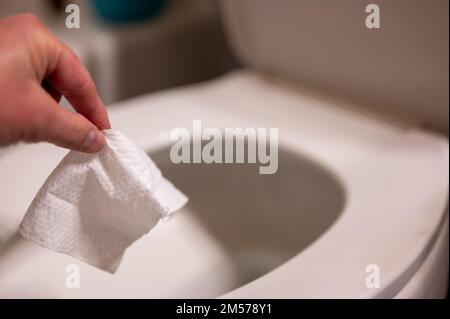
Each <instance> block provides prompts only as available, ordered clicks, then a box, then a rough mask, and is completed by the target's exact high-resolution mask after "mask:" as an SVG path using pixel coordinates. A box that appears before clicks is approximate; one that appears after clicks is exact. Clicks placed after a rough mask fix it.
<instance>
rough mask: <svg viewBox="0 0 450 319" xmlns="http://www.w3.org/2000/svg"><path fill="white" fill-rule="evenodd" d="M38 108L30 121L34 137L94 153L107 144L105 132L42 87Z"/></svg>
mask: <svg viewBox="0 0 450 319" xmlns="http://www.w3.org/2000/svg"><path fill="white" fill-rule="evenodd" d="M33 104H35V105H34V108H33V109H34V112H35V114H32V115H31V117H32V118H34V119H35V120H34V121H33V120H31V121H29V124H30V126H29V134H27V135H28V136H31V137H32V138H30V140H34V141H46V142H50V143H53V144H56V145H59V146H62V147H65V148H69V149H72V150H76V151H81V152H87V153H94V152H97V151H99V150H100V149H101V148H102V147H103V146H104V144H105V137H104V135H103V133H102V132H101V131H100V130H99V129H98V127H96V126H95V125H94V124H92V123H91V122H90V121H89V120H87V119H86V118H85V117H84V116H83V115H81V114H79V113H75V112H71V111H69V110H67V109H65V108H63V107H61V106H60V105H59V104H57V103H56V101H55V100H54V99H53V98H52V97H51V96H50V95H48V94H47V93H46V92H45V91H43V90H42V89H40V90H38V92H37V94H36V95H35V100H34V103H33Z"/></svg>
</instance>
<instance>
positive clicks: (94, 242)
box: [20, 130, 188, 273]
mask: <svg viewBox="0 0 450 319" xmlns="http://www.w3.org/2000/svg"><path fill="white" fill-rule="evenodd" d="M104 134H105V137H106V145H105V147H104V148H103V149H102V150H101V151H100V152H98V153H96V154H86V153H81V152H76V151H70V152H69V154H67V155H66V157H64V159H63V160H62V161H61V163H59V165H58V166H57V167H56V168H55V170H54V171H53V172H52V173H51V174H50V176H49V177H48V178H47V180H46V181H45V183H44V185H43V186H42V188H41V189H40V190H39V192H38V194H37V195H36V197H35V198H34V200H33V202H32V203H31V205H30V207H29V208H28V211H27V213H26V215H25V217H24V218H23V220H22V222H21V224H20V233H21V234H22V236H24V237H25V238H28V239H30V240H32V241H34V242H36V243H37V244H39V245H40V246H43V247H46V248H49V249H52V250H55V251H57V252H61V253H64V254H67V255H70V256H72V257H75V258H77V259H79V260H82V261H84V262H86V263H88V264H91V265H93V266H95V267H98V268H101V269H103V270H106V271H109V272H111V273H114V272H115V271H116V270H117V268H118V266H119V264H120V261H121V259H122V256H123V253H124V252H125V249H126V248H127V247H128V246H129V245H131V244H132V243H133V242H134V241H135V240H137V239H139V238H140V237H141V236H143V235H145V234H146V233H148V232H149V231H150V230H151V229H152V228H153V227H154V226H155V225H156V224H157V223H158V221H159V220H160V219H161V218H163V217H165V216H167V215H169V214H170V213H172V212H174V211H176V210H178V209H180V208H181V207H182V206H184V205H185V204H186V202H187V200H188V199H187V197H186V196H185V195H184V194H183V193H181V192H180V191H179V190H178V189H177V188H175V186H173V185H172V184H171V183H170V182H169V181H168V180H166V179H165V178H164V177H163V176H162V175H161V172H160V170H159V169H158V168H157V167H156V165H155V164H154V163H153V161H152V160H151V159H150V157H149V156H148V155H147V154H146V153H145V152H144V151H143V150H142V149H141V148H140V147H138V146H137V145H136V144H135V143H134V142H133V141H132V140H130V139H129V138H128V137H126V136H125V135H124V134H123V133H121V132H119V131H115V130H105V131H104Z"/></svg>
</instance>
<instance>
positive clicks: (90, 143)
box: [81, 130, 104, 152]
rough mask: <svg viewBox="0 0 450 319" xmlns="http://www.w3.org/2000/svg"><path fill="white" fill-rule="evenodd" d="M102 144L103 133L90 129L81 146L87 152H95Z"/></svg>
mask: <svg viewBox="0 0 450 319" xmlns="http://www.w3.org/2000/svg"><path fill="white" fill-rule="evenodd" d="M103 144H104V143H103V134H102V133H100V132H99V131H95V130H92V131H90V132H89V134H88V135H87V136H86V139H85V140H84V143H83V145H82V147H81V148H82V149H83V150H85V151H87V152H97V151H99V150H100V149H101V148H102V147H103Z"/></svg>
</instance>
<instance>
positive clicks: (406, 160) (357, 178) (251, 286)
mask: <svg viewBox="0 0 450 319" xmlns="http://www.w3.org/2000/svg"><path fill="white" fill-rule="evenodd" d="M110 118H111V123H112V125H113V127H114V128H115V129H118V130H122V131H124V132H126V133H127V134H128V135H129V136H130V137H131V138H133V139H135V140H136V141H137V142H138V143H139V144H140V145H141V146H143V147H144V148H146V149H147V150H151V149H156V148H158V147H160V146H161V145H164V144H166V143H167V140H168V131H169V130H171V129H172V128H174V127H190V126H191V125H192V120H193V119H201V120H202V122H203V123H205V126H206V125H208V126H215V127H227V126H236V127H237V126H239V127H248V126H250V127H278V128H279V140H280V145H284V146H285V147H288V148H289V149H290V150H293V151H295V152H298V153H301V154H302V155H304V156H306V157H308V158H310V159H311V160H313V161H314V162H316V163H318V164H319V165H322V166H323V167H325V168H326V169H327V170H328V171H330V172H332V173H333V174H334V175H335V176H336V178H337V179H338V180H339V181H340V183H341V184H342V186H343V188H344V189H345V193H346V205H345V207H344V210H343V211H342V213H341V215H340V217H339V218H338V220H337V221H336V222H335V223H334V224H333V225H332V226H331V227H330V228H329V229H328V230H327V231H326V232H325V233H324V234H323V235H322V236H321V237H320V238H319V239H317V240H316V241H315V242H314V243H312V244H311V245H310V246H309V247H307V248H306V249H305V250H303V251H302V252H301V253H300V254H298V255H297V256H295V257H294V258H292V259H291V260H289V261H288V262H286V263H284V264H283V265H281V266H280V267H278V268H276V269H274V270H272V271H271V272H269V273H267V274H266V275H264V276H262V277H260V278H258V279H256V280H254V281H252V282H250V283H248V284H246V285H244V286H242V287H240V288H237V289H235V290H233V291H231V292H229V293H227V294H225V295H224V296H223V297H230V298H234V297H236V298H239V297H247V298H248V297H255V298H260V297H272V298H273V297H276V298H283V297H286V298H311V297H320V298H327V297H337V298H355V297H357V298H369V297H393V296H395V295H396V294H397V292H398V291H400V289H401V288H402V287H403V286H404V285H405V284H406V283H407V281H408V280H409V279H410V278H411V276H412V275H413V274H414V272H415V271H416V270H417V269H418V268H419V267H420V265H421V264H422V262H423V260H424V259H425V257H426V256H427V254H428V252H429V250H430V249H431V246H432V244H433V242H434V240H435V237H436V236H437V234H438V231H439V229H440V227H441V225H442V224H443V221H444V218H445V216H446V215H447V214H446V212H445V207H446V203H447V198H448V160H449V158H448V140H447V139H445V138H443V137H440V136H439V135H434V134H432V133H429V132H426V131H423V130H420V129H417V128H415V127H414V126H413V125H408V123H400V122H395V121H389V120H388V119H383V118H377V117H376V116H374V115H370V116H369V115H368V114H367V113H361V111H358V109H353V108H352V107H351V106H349V105H346V104H345V103H344V102H340V101H336V100H333V99H330V98H328V97H324V96H320V95H317V94H316V93H314V92H309V91H305V90H302V89H299V88H293V87H292V86H291V84H289V83H286V82H283V81H281V80H278V79H275V78H271V77H264V76H262V75H260V74H258V73H253V72H250V71H239V72H235V73H232V74H229V75H227V76H225V77H222V78H220V79H217V80H214V81H211V82H209V83H206V84H200V85H194V86H191V87H186V88H181V89H175V90H169V91H166V92H163V93H158V94H153V95H146V96H142V97H138V98H134V99H131V100H128V101H125V102H123V103H122V104H120V103H119V104H117V105H115V106H112V107H111V108H110ZM65 152H66V151H65V150H62V149H59V148H56V147H53V146H50V145H46V144H39V145H27V146H24V145H19V146H16V147H12V148H10V149H8V150H7V151H6V153H4V154H0V176H2V177H3V179H2V182H0V196H1V202H2V209H1V211H0V220H1V221H2V223H3V224H2V226H3V228H8V229H10V230H14V228H15V227H17V225H18V223H19V222H20V219H21V217H22V215H21V212H24V211H25V209H26V207H27V206H28V203H29V202H30V201H31V199H32V197H33V195H34V192H35V191H36V190H37V189H38V188H39V186H40V185H41V183H42V182H43V180H44V178H45V177H46V176H47V175H48V173H49V172H50V170H51V169H52V168H53V167H54V166H55V165H56V163H57V162H58V161H59V159H60V158H61V157H62V155H63V154H65ZM30 159H32V161H33V167H30ZM36 168H39V169H36ZM147 237H151V236H147ZM145 240H147V239H145V238H143V239H142V241H145ZM141 248H142V247H141ZM30 252H31V253H33V254H34V255H35V257H36V258H35V259H33V263H32V264H29V263H23V261H24V260H25V258H30V257H28V256H30ZM138 255H139V254H138V253H137V252H131V253H130V256H129V258H130V260H131V261H133V260H134V261H136V260H139V259H136V258H138ZM25 256H27V257H25ZM32 258H34V257H32ZM139 258H143V257H139ZM70 260H71V259H70V257H67V256H63V255H59V254H56V253H53V252H47V251H42V250H40V248H38V247H34V246H33V247H28V248H26V254H25V253H23V254H22V253H20V252H19V253H15V252H13V251H9V252H7V254H4V253H3V254H2V251H1V249H0V293H1V292H2V290H3V291H5V290H4V289H7V288H8V287H22V286H23V285H26V283H29V282H30V281H36V280H37V281H40V282H44V283H45V285H46V286H48V287H49V288H48V289H49V291H48V293H49V294H50V295H51V296H53V297H68V296H69V297H81V296H84V297H93V296H96V295H97V296H98V292H99V291H101V290H102V289H104V286H108V282H109V281H111V280H114V279H113V278H111V277H106V275H104V274H102V273H99V271H98V270H95V269H93V268H89V266H84V265H83V266H82V271H83V272H84V273H85V276H86V277H85V278H88V279H86V280H92V281H93V282H96V284H95V285H94V288H93V289H92V290H88V291H83V294H81V293H79V292H77V291H67V290H65V289H63V288H60V285H61V283H60V281H59V280H60V278H54V277H52V276H51V273H49V274H48V276H46V275H45V274H42V273H41V272H39V271H38V270H42V269H45V267H46V265H50V264H52V265H57V266H58V267H59V266H61V267H63V265H64V264H65V263H67V262H70ZM369 264H376V265H378V266H379V268H380V271H381V282H382V287H381V288H380V289H369V288H367V287H366V285H365V279H366V276H367V273H366V271H365V270H366V266H367V265H369ZM11 265H16V267H13V269H11ZM54 267H56V266H54ZM5 278H6V279H5ZM143 282H145V280H143ZM124 285H125V288H124V290H123V291H122V292H120V293H122V294H123V295H120V294H119V295H111V296H114V297H118V296H123V297H128V298H129V297H152V296H154V297H157V296H158V295H155V294H154V293H149V292H148V291H146V289H147V290H148V289H151V288H149V287H148V286H147V287H146V286H145V285H144V286H142V287H134V289H135V290H133V287H131V286H129V287H128V288H127V286H126V284H125V283H124ZM43 287H44V285H40V287H37V288H36V289H37V290H36V293H37V291H38V290H39V289H40V290H42V289H43ZM102 287H103V288H102ZM27 289H28V291H32V288H29V287H27ZM96 289H98V290H96ZM127 289H128V290H127ZM53 292H54V294H55V295H52V293H53ZM30 293H31V292H30ZM40 293H42V291H41V292H40ZM164 293H165V292H161V294H163V295H164ZM167 295H169V292H167ZM160 297H161V296H160Z"/></svg>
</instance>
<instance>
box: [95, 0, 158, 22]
mask: <svg viewBox="0 0 450 319" xmlns="http://www.w3.org/2000/svg"><path fill="white" fill-rule="evenodd" d="M91 2H92V4H93V7H94V9H95V11H96V13H97V15H98V16H99V17H100V18H101V19H102V20H105V21H108V22H111V23H132V22H139V21H143V20H147V19H150V18H153V17H155V16H157V15H158V14H159V13H160V12H161V8H162V7H163V5H164V2H165V1H164V0H91Z"/></svg>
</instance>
